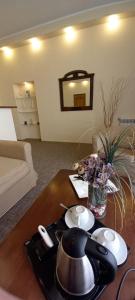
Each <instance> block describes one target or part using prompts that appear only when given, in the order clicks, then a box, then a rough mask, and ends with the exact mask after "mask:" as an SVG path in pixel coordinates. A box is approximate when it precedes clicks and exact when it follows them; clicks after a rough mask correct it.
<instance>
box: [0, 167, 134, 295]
mask: <svg viewBox="0 0 135 300" xmlns="http://www.w3.org/2000/svg"><path fill="white" fill-rule="evenodd" d="M71 173H72V171H68V170H61V171H60V172H59V173H58V174H57V175H56V176H55V177H54V179H53V180H52V181H51V182H50V183H49V185H48V186H47V187H46V188H45V190H44V191H43V192H42V194H41V195H40V196H39V197H38V199H37V200H36V201H35V203H34V204H33V205H32V207H31V208H30V209H29V210H28V212H27V213H26V214H25V215H24V217H23V218H22V219H21V221H20V222H19V223H18V224H17V225H16V227H15V228H14V229H13V230H12V231H11V233H10V234H9V235H8V237H7V238H6V239H5V241H4V242H3V243H2V244H1V246H0V286H2V287H3V288H5V289H6V290H8V291H10V292H11V293H13V294H15V295H17V296H19V297H20V298H22V299H25V300H44V299H45V297H44V295H43V294H42V292H41V289H40V287H39V284H38V283H37V280H36V278H35V276H34V273H33V271H32V268H31V265H30V263H29V261H28V258H27V255H26V252H25V248H24V246H23V245H24V242H25V241H26V240H28V239H30V238H31V236H32V235H33V234H34V233H35V232H36V231H37V226H38V225H39V224H43V225H48V224H50V223H52V222H54V221H56V220H58V219H59V218H60V217H61V215H62V213H63V208H62V207H60V206H59V203H60V202H63V203H64V204H66V205H67V206H68V205H72V204H76V203H80V204H83V205H86V201H87V200H86V199H83V200H80V199H78V197H77V195H76V193H75V191H74V189H73V187H72V185H71V183H70V181H69V178H68V175H69V174H71ZM128 200H130V199H129V196H128ZM129 203H130V201H128V206H127V211H126V218H125V220H126V223H125V224H124V227H123V230H122V232H121V234H122V236H123V237H124V239H125V240H126V242H127V244H128V245H129V246H130V248H131V251H130V254H129V257H128V261H127V262H126V264H125V265H124V266H122V267H120V268H119V270H118V272H117V275H116V279H115V280H114V281H113V283H111V284H110V285H109V286H108V287H107V289H106V290H105V291H104V292H103V294H102V296H101V298H100V299H101V300H114V299H115V296H116V291H117V288H118V285H119V282H120V279H121V277H122V275H123V274H124V272H125V270H127V269H128V268H129V267H133V266H134V267H135V220H134V219H135V218H134V217H133V216H132V215H131V209H130V207H131V206H130V205H129ZM114 219H115V218H114V205H113V201H109V202H108V210H107V215H106V217H105V218H104V220H103V222H104V224H105V225H107V226H108V227H111V228H114ZM118 227H119V225H118ZM117 231H119V228H117ZM121 299H122V300H133V299H135V273H131V274H130V275H129V277H128V279H127V281H126V284H125V287H124V289H123V291H122V294H121ZM54 300H55V299H54Z"/></svg>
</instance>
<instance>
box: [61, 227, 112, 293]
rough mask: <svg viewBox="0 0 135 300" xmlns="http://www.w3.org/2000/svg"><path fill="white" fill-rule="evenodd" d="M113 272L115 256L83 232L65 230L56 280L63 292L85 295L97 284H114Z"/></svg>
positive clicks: (75, 229) (73, 229)
mask: <svg viewBox="0 0 135 300" xmlns="http://www.w3.org/2000/svg"><path fill="white" fill-rule="evenodd" d="M116 270H117V263H116V259H115V257H114V255H113V254H112V253H111V252H110V251H109V250H108V249H107V248H105V247H104V246H101V245H100V244H99V243H97V242H95V241H94V240H92V239H91V238H90V237H89V236H88V233H87V232H86V231H84V230H82V229H80V228H77V227H74V228H71V229H68V230H66V231H64V233H63V235H62V238H61V240H60V243H59V246H58V252H57V260H56V278H57V281H58V283H59V284H60V286H61V287H62V289H63V290H64V291H65V292H67V293H68V294H70V295H73V296H83V295H86V294H87V293H89V292H91V291H92V290H93V289H94V288H95V287H96V286H97V285H100V284H103V285H104V284H107V283H110V282H111V281H113V279H114V277H115V273H116Z"/></svg>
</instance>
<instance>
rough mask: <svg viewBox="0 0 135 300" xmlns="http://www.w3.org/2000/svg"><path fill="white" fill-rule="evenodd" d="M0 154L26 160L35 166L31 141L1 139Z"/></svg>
mask: <svg viewBox="0 0 135 300" xmlns="http://www.w3.org/2000/svg"><path fill="white" fill-rule="evenodd" d="M0 156H4V157H10V158H15V159H21V160H25V161H26V162H27V163H28V164H29V165H30V167H31V168H33V161H32V155H31V144H30V143H27V142H21V141H5V140H0Z"/></svg>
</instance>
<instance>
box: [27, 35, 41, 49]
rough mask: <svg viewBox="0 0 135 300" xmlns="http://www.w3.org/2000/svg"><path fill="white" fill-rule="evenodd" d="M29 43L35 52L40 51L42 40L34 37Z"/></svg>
mask: <svg viewBox="0 0 135 300" xmlns="http://www.w3.org/2000/svg"><path fill="white" fill-rule="evenodd" d="M29 41H30V43H31V45H32V48H33V49H34V50H39V49H40V48H41V40H39V39H38V38H36V37H34V38H31V39H30V40H29Z"/></svg>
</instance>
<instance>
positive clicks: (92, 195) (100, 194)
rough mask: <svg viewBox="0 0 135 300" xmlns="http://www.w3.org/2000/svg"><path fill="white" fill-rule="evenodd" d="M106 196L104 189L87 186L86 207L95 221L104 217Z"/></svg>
mask: <svg viewBox="0 0 135 300" xmlns="http://www.w3.org/2000/svg"><path fill="white" fill-rule="evenodd" d="M106 205H107V195H106V192H105V189H104V188H103V187H102V188H95V187H93V186H92V185H91V184H88V203H87V207H88V208H89V209H90V210H91V211H92V212H93V214H94V215H95V217H96V218H97V219H102V218H104V217H105V215H106Z"/></svg>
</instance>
